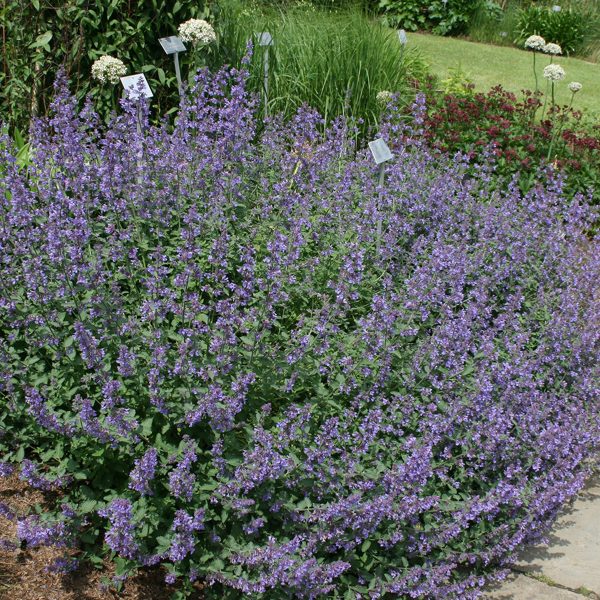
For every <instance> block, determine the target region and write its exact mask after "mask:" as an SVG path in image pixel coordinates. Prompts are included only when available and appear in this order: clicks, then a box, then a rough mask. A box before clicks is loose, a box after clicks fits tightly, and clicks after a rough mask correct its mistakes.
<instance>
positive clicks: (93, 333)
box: [0, 70, 600, 598]
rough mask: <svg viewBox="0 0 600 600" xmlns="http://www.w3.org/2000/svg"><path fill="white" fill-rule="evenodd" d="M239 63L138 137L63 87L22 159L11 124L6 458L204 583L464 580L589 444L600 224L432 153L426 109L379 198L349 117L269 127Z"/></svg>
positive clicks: (520, 534)
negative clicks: (422, 134) (595, 229)
mask: <svg viewBox="0 0 600 600" xmlns="http://www.w3.org/2000/svg"><path fill="white" fill-rule="evenodd" d="M245 80H246V74H245V73H243V72H238V71H235V70H232V71H222V72H219V73H217V74H214V75H210V74H209V73H208V72H207V71H203V72H200V73H199V75H198V77H197V81H196V87H195V89H194V90H193V93H192V94H191V95H190V96H189V97H186V98H185V99H183V100H182V105H181V108H180V111H179V113H178V116H177V119H176V121H175V123H174V124H172V125H171V124H169V123H165V124H164V126H161V127H154V126H150V125H149V124H148V119H147V109H146V108H145V107H143V110H142V118H143V120H144V123H143V126H142V127H141V128H140V129H138V127H137V119H138V111H137V108H136V106H135V105H134V104H132V103H131V101H124V104H123V111H122V114H121V115H120V116H118V117H115V119H114V120H113V121H112V123H111V124H110V125H109V126H108V127H107V128H104V127H103V126H101V124H100V121H99V119H98V117H97V116H96V114H95V113H94V111H93V110H92V107H91V106H90V105H89V104H88V105H86V106H85V107H84V109H83V110H82V111H78V110H77V106H76V101H75V99H74V98H73V97H72V96H71V95H70V94H69V93H68V91H67V89H66V85H65V82H64V81H59V82H58V84H57V99H56V102H55V104H54V113H53V116H52V118H51V119H50V120H48V121H39V122H37V123H36V124H35V126H34V128H33V131H32V135H31V161H30V164H29V165H28V166H27V167H25V168H24V167H22V166H21V165H19V163H18V162H17V161H16V159H15V150H14V149H13V148H11V146H10V142H9V140H8V139H7V138H3V139H2V140H0V173H1V177H0V188H1V190H0V240H1V241H0V265H1V267H2V272H3V277H2V278H1V279H0V393H1V394H2V396H3V398H5V402H3V403H2V405H1V407H0V423H2V427H3V429H2V434H3V435H2V437H0V451H1V453H2V454H1V456H0V459H1V462H0V466H1V469H0V471H1V474H8V473H9V472H10V471H11V469H12V466H16V467H17V468H19V469H21V476H22V477H23V478H26V479H28V480H30V481H31V482H32V483H33V484H34V485H36V486H38V487H41V488H42V489H52V490H54V491H55V492H56V491H57V490H58V489H59V488H60V486H62V487H63V490H64V493H65V494H67V495H68V498H69V506H70V507H71V509H70V513H69V515H70V517H69V518H70V521H69V523H70V525H69V527H68V528H66V529H68V530H69V535H74V534H76V533H77V530H78V529H79V533H80V536H81V539H80V544H82V545H84V546H85V547H86V549H87V551H88V552H98V553H103V552H104V553H106V554H108V553H113V554H114V555H116V556H119V557H121V558H122V559H126V560H125V564H129V565H131V566H132V568H135V567H136V566H137V565H142V566H143V565H152V564H157V563H161V564H163V565H165V566H166V567H167V568H168V573H169V574H168V576H167V577H168V582H169V583H173V582H176V581H177V580H180V579H186V580H187V581H188V582H189V581H194V580H196V579H198V578H201V579H204V580H206V581H207V582H208V583H210V584H211V585H210V586H208V587H206V588H205V592H206V595H207V597H215V598H218V597H222V596H223V595H224V593H225V590H224V588H231V589H232V590H237V591H238V593H240V594H252V595H253V597H280V596H281V597H300V598H317V597H323V595H327V594H332V595H336V597H337V596H338V595H339V596H340V597H342V596H344V595H346V596H347V597H353V598H379V597H384V596H386V595H393V596H406V597H411V598H421V597H422V598H431V597H435V598H474V597H477V595H478V594H479V593H480V590H481V587H482V586H483V585H484V584H485V583H486V581H489V580H490V579H494V578H497V577H500V576H501V573H502V571H501V569H502V568H503V567H505V566H506V565H507V564H508V563H509V562H510V560H511V559H512V557H513V556H514V553H515V551H516V550H517V549H518V548H519V546H520V545H522V544H523V543H525V542H527V541H529V540H532V539H536V538H538V537H539V536H541V535H543V534H544V531H545V529H546V527H547V526H548V524H549V523H550V522H551V521H552V519H553V518H554V517H555V516H556V514H557V511H558V509H559V507H560V506H561V504H562V503H563V502H564V501H565V500H567V499H569V498H570V497H572V496H573V494H575V493H576V492H577V491H578V489H580V487H581V486H582V485H583V482H584V480H585V477H586V475H587V474H588V472H589V470H590V468H591V461H590V458H591V457H592V456H593V451H594V449H595V448H597V447H598V444H599V442H600V416H599V415H600V411H599V410H598V409H599V394H598V386H597V376H598V363H597V356H598V349H599V343H600V307H599V303H598V297H599V292H598V281H600V277H599V275H600V247H599V244H598V242H597V241H596V240H593V239H592V240H590V239H588V237H587V236H586V234H585V232H586V230H587V228H588V225H589V223H590V222H591V220H592V219H593V215H592V214H590V209H588V208H587V204H586V201H585V198H580V197H577V198H574V199H568V198H567V197H566V196H564V195H563V194H562V181H561V179H560V176H559V175H557V173H555V172H554V171H552V170H549V171H547V172H544V173H540V180H539V184H538V185H537V186H535V187H534V188H533V189H532V190H531V191H530V192H528V193H527V194H526V195H523V194H522V193H521V192H520V191H519V189H518V187H517V185H516V183H514V182H510V181H509V182H500V181H499V180H498V179H497V178H496V177H495V176H494V173H493V165H491V164H487V165H480V166H479V167H478V168H473V167H472V166H469V173H475V175H474V176H467V175H466V172H467V166H468V165H467V159H466V158H465V157H462V156H456V157H452V158H448V159H441V158H440V157H439V156H434V155H433V154H432V153H430V152H429V151H428V149H427V148H426V147H425V146H423V144H422V142H419V141H415V140H416V139H418V127H419V126H420V123H421V122H422V116H423V110H424V106H423V103H422V99H418V100H417V102H416V104H415V107H414V114H415V116H414V120H413V122H412V123H411V124H410V125H406V124H401V123H400V121H399V120H395V121H390V122H389V123H383V124H382V128H381V135H382V136H384V137H385V138H386V139H387V140H388V142H389V144H390V146H392V149H393V151H394V154H395V158H394V160H393V161H392V162H390V163H388V165H387V166H386V180H385V185H384V186H380V185H379V184H378V177H377V172H376V167H375V166H374V165H373V164H372V162H371V159H370V157H369V155H368V153H367V152H366V151H365V150H363V149H357V148H356V147H355V143H354V140H355V136H354V131H353V129H352V127H351V125H350V124H348V123H346V122H344V121H343V120H340V121H338V122H336V123H335V124H334V125H332V126H331V127H329V128H327V129H324V128H323V124H322V120H321V119H320V117H319V116H318V115H317V114H314V113H313V112H311V111H310V110H308V109H304V110H302V111H300V112H299V113H298V115H297V116H296V118H295V119H293V121H292V122H290V123H283V122H282V121H280V120H279V119H278V118H277V117H273V118H272V119H271V120H269V121H268V122H266V123H264V124H262V125H261V127H260V128H259V127H258V123H257V121H256V118H255V108H256V106H255V99H254V98H252V97H250V96H249V95H248V94H247V93H246V89H245ZM413 134H417V135H416V136H414V135H413ZM378 232H380V233H378ZM24 457H26V458H24ZM65 519H67V517H63V521H64V520H65ZM63 521H60V522H61V523H62V522H63ZM49 522H52V521H49ZM61 527H62V526H61ZM65 527H66V526H65ZM66 529H65V531H66ZM19 532H20V533H19V535H20V536H21V538H22V539H24V540H27V541H28V543H32V544H44V543H47V544H57V543H58V544H60V543H62V540H63V537H64V536H63V531H62V529H60V528H58V527H55V526H52V527H50V526H48V527H45V526H44V527H42V526H41V523H40V522H39V521H38V519H37V517H31V518H27V517H25V518H23V519H21V520H20V522H19ZM94 532H95V533H94ZM102 544H103V548H104V549H103V550H100V549H99V548H100V547H101V546H102ZM122 562H123V561H122ZM499 569H500V570H499ZM234 593H235V592H234Z"/></svg>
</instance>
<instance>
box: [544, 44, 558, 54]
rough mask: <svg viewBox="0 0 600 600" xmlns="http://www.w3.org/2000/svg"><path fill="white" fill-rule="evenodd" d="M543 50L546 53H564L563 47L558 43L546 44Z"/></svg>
mask: <svg viewBox="0 0 600 600" xmlns="http://www.w3.org/2000/svg"><path fill="white" fill-rule="evenodd" d="M542 52H544V53H545V54H554V55H557V54H562V48H561V47H560V46H559V45H558V44H552V43H550V44H546V45H545V46H544V47H543V48H542Z"/></svg>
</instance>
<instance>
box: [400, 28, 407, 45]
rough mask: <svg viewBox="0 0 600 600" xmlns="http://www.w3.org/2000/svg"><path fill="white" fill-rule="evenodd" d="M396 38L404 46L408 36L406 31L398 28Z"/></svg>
mask: <svg viewBox="0 0 600 600" xmlns="http://www.w3.org/2000/svg"><path fill="white" fill-rule="evenodd" d="M398 39H399V40H400V43H401V44H402V45H403V46H406V42H408V38H407V37H406V31H404V29H399V30H398Z"/></svg>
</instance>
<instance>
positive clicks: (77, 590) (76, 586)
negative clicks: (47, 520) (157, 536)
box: [0, 475, 202, 600]
mask: <svg viewBox="0 0 600 600" xmlns="http://www.w3.org/2000/svg"><path fill="white" fill-rule="evenodd" d="M51 501H52V498H51V496H47V495H45V494H44V493H42V492H39V491H37V490H34V489H32V488H31V487H29V486H28V485H27V484H25V483H24V482H22V481H20V480H19V479H18V477H16V476H15V475H13V476H11V477H0V502H3V503H4V504H6V505H7V506H8V507H9V508H10V509H11V510H12V511H13V512H14V513H15V514H16V515H17V516H24V515H27V514H29V513H30V512H31V511H32V509H33V507H34V506H35V505H36V504H40V505H42V506H43V505H45V504H48V503H50V502H51ZM16 529H17V527H16V523H15V522H14V521H11V520H9V519H6V518H4V517H3V516H0V538H3V539H9V540H11V539H13V540H15V539H16ZM72 554H73V556H76V555H77V551H76V550H73V551H72ZM61 556H64V549H61V548H49V547H41V548H33V549H22V548H17V549H16V550H6V549H3V548H0V600H110V599H120V600H169V598H170V597H171V594H172V593H173V592H174V591H175V590H176V589H177V588H176V587H175V586H169V585H167V584H166V583H165V581H164V576H165V573H164V571H162V570H161V569H158V568H157V569H146V570H144V571H143V572H140V573H139V574H138V575H137V576H136V577H133V578H131V579H130V580H128V581H127V582H126V583H125V585H124V587H123V590H122V591H121V592H119V593H117V592H116V591H115V590H111V589H106V588H105V587H102V585H101V584H102V580H103V579H105V578H106V577H109V578H110V577H111V576H112V573H113V569H112V566H111V565H110V564H106V565H105V567H104V568H103V569H95V568H92V567H90V566H85V565H84V566H82V567H80V568H79V569H78V570H77V571H75V572H74V573H69V574H57V573H53V572H50V571H48V567H49V566H50V565H51V564H52V563H53V561H54V560H55V559H56V558H58V557H61ZM201 597H202V594H201V592H200V590H198V592H197V593H194V594H193V595H192V596H191V597H190V600H199V599H200V598H201Z"/></svg>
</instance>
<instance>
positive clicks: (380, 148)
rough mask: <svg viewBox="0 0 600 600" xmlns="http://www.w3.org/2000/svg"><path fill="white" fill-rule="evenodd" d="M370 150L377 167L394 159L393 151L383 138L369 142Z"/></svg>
mask: <svg viewBox="0 0 600 600" xmlns="http://www.w3.org/2000/svg"><path fill="white" fill-rule="evenodd" d="M369 150H370V151H371V154H372V155H373V160H374V161H375V164H376V165H380V164H382V163H384V162H387V161H388V160H391V159H392V158H393V157H394V155H393V154H392V151H391V150H390V149H389V148H388V145H387V144H386V143H385V142H384V141H383V140H382V139H381V138H379V139H378V140H373V141H372V142H369Z"/></svg>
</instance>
